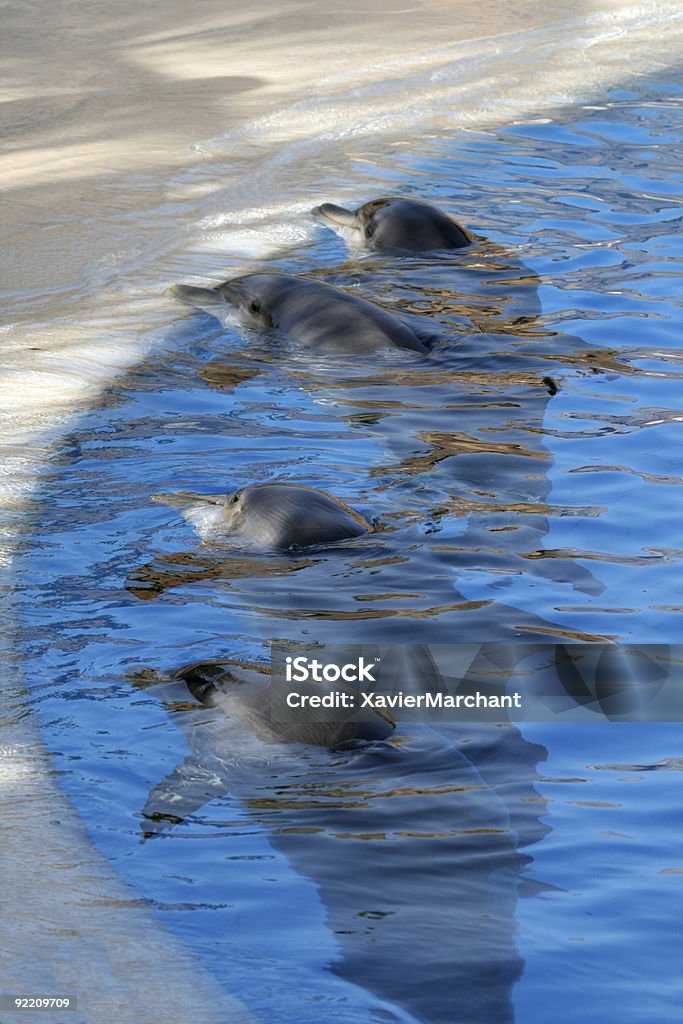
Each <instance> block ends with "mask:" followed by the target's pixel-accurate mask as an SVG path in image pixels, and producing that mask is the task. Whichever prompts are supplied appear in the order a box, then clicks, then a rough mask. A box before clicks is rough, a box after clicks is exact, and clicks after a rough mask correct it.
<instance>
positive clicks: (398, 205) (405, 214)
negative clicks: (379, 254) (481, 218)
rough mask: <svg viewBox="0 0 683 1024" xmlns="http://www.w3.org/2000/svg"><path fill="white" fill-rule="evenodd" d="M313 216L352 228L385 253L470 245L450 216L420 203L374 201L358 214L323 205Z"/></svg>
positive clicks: (469, 238)
mask: <svg viewBox="0 0 683 1024" xmlns="http://www.w3.org/2000/svg"><path fill="white" fill-rule="evenodd" d="M312 213H313V215H314V216H315V217H318V218H319V219H320V220H322V221H324V222H325V223H327V224H333V225H339V226H341V227H345V228H351V229H352V230H353V231H355V232H356V233H357V234H358V235H360V237H361V239H362V241H363V242H364V243H365V244H366V245H367V246H369V247H371V248H373V249H377V250H382V251H385V252H412V253H419V252H431V251H433V250H437V249H462V248H464V247H465V246H467V245H469V244H470V243H471V242H472V241H473V236H472V235H471V234H470V233H469V231H466V230H465V228H463V227H461V225H460V224H458V222H457V221H455V220H454V219H453V218H452V217H451V216H449V214H447V213H444V212H443V211H442V210H439V209H438V208H437V207H436V206H432V205H431V204H430V203H425V202H423V201H422V200H421V199H401V198H399V197H398V196H393V197H390V198H387V199H373V200H372V201H371V202H369V203H365V204H364V205H363V206H359V207H358V209H357V210H346V209H344V207H342V206H335V204H334V203H322V204H321V205H320V206H316V207H315V208H314V209H313V210H312Z"/></svg>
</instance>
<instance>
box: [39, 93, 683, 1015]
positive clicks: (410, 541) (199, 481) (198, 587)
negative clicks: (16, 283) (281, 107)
mask: <svg viewBox="0 0 683 1024" xmlns="http://www.w3.org/2000/svg"><path fill="white" fill-rule="evenodd" d="M682 109H683V92H682V91H681V88H680V87H679V86H678V85H677V84H676V83H675V82H670V83H649V84H648V83H639V86H638V90H637V91H634V92H627V91H622V92H614V93H613V94H611V95H609V96H606V97H605V98H604V101H603V102H600V103H594V104H592V105H590V106H585V107H574V108H569V109H565V110H560V111H558V112H557V113H556V114H555V115H554V116H550V115H549V116H544V117H543V118H539V119H537V120H532V119H530V120H528V121H526V122H524V123H519V124H514V125H510V126H508V127H506V128H504V129H502V130H500V131H486V132H483V131H481V132H479V131H471V130H470V131H466V132H458V133H455V134H453V133H451V134H447V133H444V134H443V135H441V136H432V137H430V138H429V139H426V140H423V141H422V142H421V143H420V144H419V145H418V144H415V140H414V141H413V143H412V144H411V145H408V144H406V145H405V146H404V147H402V148H398V149H396V148H393V149H391V150H389V151H387V152H386V153H384V154H382V155H380V156H379V157H378V156H377V155H376V154H375V155H373V156H372V158H370V157H368V158H366V159H364V160H363V161H360V160H359V161H358V163H357V164H356V165H354V166H353V167H352V169H351V172H350V174H351V177H350V178H349V174H348V173H347V171H346V170H345V171H344V175H343V177H342V175H341V173H340V174H339V176H338V177H335V176H334V175H333V174H331V173H330V172H329V170H328V169H324V170H323V169H321V175H320V181H319V193H318V195H317V196H316V197H312V198H313V199H316V200H322V199H332V200H334V199H336V198H337V197H338V195H339V194H344V195H348V189H349V184H350V183H355V184H356V185H357V199H358V202H359V203H360V202H362V201H364V200H366V199H369V198H372V197H375V196H377V195H380V194H382V193H384V192H385V191H386V190H387V182H389V186H390V189H391V191H392V192H400V193H401V194H404V195H414V196H419V197H422V198H426V199H429V200H430V201H433V202H435V203H437V204H438V205H441V206H443V207H444V208H445V209H448V210H449V211H451V212H452V213H454V214H455V215H456V216H457V217H458V219H459V220H461V221H462V222H464V223H465V224H466V225H467V226H468V227H469V228H470V229H471V230H472V231H473V232H475V233H476V235H477V236H478V239H479V240H478V241H476V242H475V244H474V245H473V246H472V247H471V248H470V249H467V250H464V251H463V252H462V253H459V254H456V255H455V256H452V257H450V258H448V259H444V258H436V257H424V258H404V259H401V260H396V259H393V258H391V259H390V258H388V257H382V256H379V255H373V254H367V253H362V252H358V251H356V250H348V249H347V246H346V242H345V240H344V239H342V238H340V237H337V236H336V235H334V234H332V233H331V232H330V231H328V230H326V229H324V228H323V227H321V228H320V231H319V233H318V234H316V236H315V238H314V240H313V242H312V243H311V244H310V245H307V246H300V247H298V248H293V249H292V250H290V251H288V252H286V253H284V254H282V255H281V256H280V257H279V258H278V259H277V260H275V261H274V262H273V264H271V265H274V266H275V267H277V268H278V269H281V270H285V271H287V272H290V273H310V272H314V273H315V275H316V276H317V277H320V278H321V279H322V280H325V281H328V282H330V283H333V284H337V285H339V286H341V287H345V288H348V289H350V290H353V291H355V292H357V293H358V294H362V295H363V296H365V297H368V298H371V299H374V300H375V301H377V302H379V303H381V304H382V305H384V306H385V307H386V308H389V309H391V310H393V311H395V312H400V313H402V314H406V315H409V316H412V317H416V318H419V323H420V325H421V327H422V329H423V330H425V331H426V332H427V333H429V334H430V336H431V338H432V341H431V351H430V353H429V355H428V356H427V357H413V356H411V355H410V356H406V355H405V354H403V355H402V356H401V358H400V359H398V358H392V357H391V356H390V355H387V354H385V355H382V356H379V357H373V358H370V357H368V359H367V361H362V362H359V361H358V360H356V361H355V362H354V363H352V362H350V361H345V360H344V359H341V358H340V359H339V360H335V361H334V362H333V363H332V362H331V361H330V360H329V359H328V360H322V359H311V358H310V356H309V355H307V354H306V353H305V352H301V351H298V350H297V349H296V347H295V346H292V345H288V344H286V343H284V342H283V341H282V339H274V338H269V337H262V336H257V335H255V334H253V333H250V332H247V334H246V335H245V334H244V333H239V332H238V331H236V330H234V329H232V328H226V327H222V326H220V325H218V324H217V322H216V321H215V320H213V319H212V318H211V317H209V316H207V315H204V314H193V313H192V312H190V311H188V310H186V309H181V308H179V309H178V320H177V323H176V324H175V325H174V327H173V328H172V329H170V330H169V332H168V335H167V338H166V340H165V342H164V344H163V345H160V346H159V347H158V349H157V350H156V351H155V353H154V355H153V356H151V357H150V358H148V359H147V360H145V362H144V363H142V364H141V365H140V366H138V367H136V368H135V370H133V371H132V372H130V373H129V374H128V375H127V376H126V377H125V378H123V379H122V380H121V381H120V382H118V383H117V384H115V385H114V386H112V387H111V388H110V389H109V391H108V392H107V393H106V395H105V396H104V398H103V400H102V402H101V404H100V405H99V407H97V408H94V409H92V410H91V411H89V412H88V413H86V414H84V415H83V416H82V418H81V419H80V421H79V422H78V424H77V426H76V427H75V428H74V430H73V431H72V433H71V435H70V436H69V438H68V439H67V440H66V441H65V443H64V444H63V446H62V448H61V450H60V452H59V455H58V457H57V459H56V460H55V462H54V463H53V465H52V468H51V470H50V471H49V472H48V473H47V475H46V477H45V479H44V481H43V486H42V499H43V507H42V512H41V514H40V516H39V517H38V521H37V522H36V524H35V528H34V531H33V535H32V538H31V542H30V544H29V546H28V550H27V552H26V554H25V558H24V562H23V579H22V585H21V594H20V601H21V606H22V618H23V625H24V641H23V642H24V649H25V654H26V661H27V666H28V672H27V674H28V678H29V681H30V688H31V701H32V703H33V705H34V706H35V707H36V708H37V709H38V711H39V713H40V716H41V721H42V723H43V727H44V732H45V737H46V739H47V742H48V744H49V746H50V748H51V750H52V751H53V752H54V756H55V762H56V765H57V768H58V771H59V773H60V777H61V780H62V784H63V786H64V788H65V789H66V791H67V792H68V794H69V795H70V797H71V799H72V800H73V802H74V804H75V806H76V807H77V808H78V810H79V812H80V814H81V815H82V817H83V819H84V820H85V822H86V823H87V826H88V829H89V830H90V834H91V835H92V837H93V839H94V841H95V842H96V843H97V845H98V846H99V847H100V848H101V849H102V850H103V851H104V852H105V853H106V855H107V856H108V857H109V858H110V860H111V861H112V863H113V864H114V865H115V867H116V868H117V870H118V871H119V872H120V874H121V876H122V877H123V878H124V879H125V881H126V882H127V883H129V884H130V885H131V886H132V887H133V888H134V890H135V891H136V892H137V893H138V894H139V895H140V896H141V897H142V898H144V899H145V900H147V901H148V902H149V903H150V904H151V906H152V907H154V908H155V910H156V912H157V913H158V915H159V918H160V921H162V922H163V924H164V925H165V926H166V927H168V928H171V929H173V930H174V931H175V932H177V933H178V934H179V935H180V936H181V937H182V939H183V940H184V942H185V943H187V945H188V947H189V948H190V949H191V950H193V951H194V952H196V953H197V954H198V955H199V956H200V957H201V959H202V961H203V962H204V963H205V964H206V965H207V966H208V967H209V968H210V970H211V971H213V972H214V973H215V975H216V977H217V978H218V979H220V981H221V982H222V983H223V984H224V985H225V986H226V988H227V989H228V990H230V991H231V992H235V993H237V994H238V995H239V996H240V998H241V999H242V1000H243V1001H244V1002H245V1003H246V1004H247V1005H248V1006H249V1007H250V1008H252V1009H253V1011H254V1012H255V1013H256V1015H257V1017H258V1019H260V1020H262V1021H263V1022H264V1024H276V1022H277V1024H286V1022H291V1024H308V1022H311V1024H312V1022H313V1021H316V1022H319V1021H320V1020H330V1021H351V1020H353V1021H355V1022H358V1021H361V1022H362V1021H368V1022H370V1021H391V1020H404V1021H419V1022H421V1024H453V1022H456V1021H457V1022H462V1024H475V1022H476V1024H494V1022H496V1024H504V1022H507V1021H513V1020H516V1021H518V1022H520V1024H545V1022H546V1021H547V1020H548V1017H549V1015H552V1018H553V1020H554V1021H556V1022H557V1024H573V1022H575V1021H579V1020H581V1021H592V1020H607V1021H617V1020H618V1021H619V1022H620V1024H645V1022H648V1024H649V1022H652V1021H657V1022H658V1024H668V1022H674V1021H678V1020H679V1019H680V1007H681V1005H683V998H682V996H683V993H682V992H681V987H682V983H681V974H680V965H679V959H680V955H679V952H678V942H677V930H678V920H679V915H680V910H681V900H682V889H681V887H682V885H683V856H681V852H680V841H679V837H680V828H681V825H683V815H682V814H681V809H680V795H679V790H680V774H679V772H680V770H681V768H682V767H683V753H682V752H681V729H680V726H679V725H667V724H656V725H655V724H642V725H626V724H615V723H605V722H602V723H598V722H596V723H591V724H586V725H548V724H546V725H540V724H538V725H534V724H526V725H524V726H522V727H521V731H520V729H517V728H514V727H493V726H466V725H462V726H458V725H442V726H439V727H431V726H428V725H418V726H415V725H412V726H410V727H408V726H404V727H401V726H399V730H398V733H397V737H398V739H397V741H396V742H395V743H394V744H383V745H380V748H378V749H368V750H361V751H346V752H339V751H337V752H333V751H328V750H324V749H320V748H313V747H305V746H303V745H298V744H288V745H283V744H272V743H268V742H266V741H264V740H263V739H262V738H259V737H258V736H257V737H254V736H253V735H246V734H245V727H244V725H243V723H240V722H232V721H225V722H221V721H220V719H217V718H216V716H215V715H213V714H212V713H210V712H207V711H205V710H204V709H201V708H200V707H199V706H198V705H195V704H194V702H193V701H192V698H191V696H190V695H189V693H188V691H187V690H186V689H183V687H182V685H181V684H180V683H174V684H170V687H169V686H168V685H166V686H165V688H164V685H165V684H163V680H164V679H167V678H168V676H169V675H170V674H172V673H173V672H174V671H175V670H176V669H177V668H179V667H180V666H182V665H184V664H187V663H189V662H193V661H199V660H203V659H207V658H231V659H236V660H239V659H243V660H249V659H252V660H256V661H259V660H260V661H263V660H265V659H266V658H267V653H268V646H267V645H268V643H269V642H270V641H273V640H287V641H306V642H316V641H337V642H341V641H343V642H346V643H362V642H375V641H383V642H398V643H417V642H419V643H430V642H438V643H463V642H473V641H483V640H497V641H505V642H509V643H515V642H517V641H519V640H520V639H521V640H525V641H529V640H534V639H537V640H553V639H558V640H562V639H569V640H573V641H587V642H592V641H597V640H602V639H604V638H614V639H617V640H623V641H631V642H635V643H657V642H660V643H671V642H677V641H678V623H679V620H680V615H681V612H682V611H683V593H682V588H683V572H682V564H683V563H682V555H683V549H682V548H681V546H680V544H679V534H680V528H679V523H680V506H681V497H680V495H681V493H682V492H681V490H680V488H681V485H682V484H683V476H682V475H681V456H680V451H681V444H680V441H681V421H682V420H683V407H682V406H681V400H680V380H681V377H682V376H683V355H682V354H681V346H680V336H681V326H682V323H683V318H682V317H681V301H680V299H681V257H682V255H683V249H682V244H681V231H680V225H681V219H682V217H683V213H682V207H681V198H682V196H683V173H682V171H681V168H682V167H683V122H682V120H681V111H682ZM254 265H256V263H254ZM195 272H196V268H194V267H192V266H188V267H187V274H188V276H189V275H191V274H192V273H195ZM169 302H171V299H169ZM416 322H417V321H416ZM548 376H550V377H552V378H553V380H555V381H556V383H557V385H558V388H559V390H558V393H557V394H556V395H554V396H550V395H549V393H548V388H547V386H546V385H545V384H544V383H543V378H544V377H548ZM272 479H280V480H282V479H285V480H288V481H291V482H298V483H304V484H307V485H311V486H315V487H320V488H323V489H324V490H327V491H330V492H332V493H334V494H335V495H337V496H338V497H339V498H341V499H343V500H344V501H346V502H348V503H349V504H350V505H352V506H353V507H355V508H358V509H360V510H361V511H363V512H364V514H366V515H368V516H371V517H376V519H377V520H378V521H380V522H381V523H382V524H383V528H382V529H381V530H379V531H378V532H375V533H372V534H370V535H368V536H365V537H361V538H358V539H357V540H355V541H352V542H348V543H346V544H344V545H340V546H338V547H337V548H336V549H334V550H329V551H315V552H309V553H302V552H299V553H294V554H292V553H287V554H279V555H273V554H272V553H271V554H269V553H265V552H262V551H261V552H259V551H250V550H245V549H242V548H241V547H233V548H227V549H225V550H224V551H222V552H220V553H216V552H215V551H212V550H211V549H210V548H207V547H206V546H204V547H202V545H200V544H199V542H198V539H197V537H196V535H195V534H194V532H193V530H192V529H191V527H190V526H189V525H188V524H187V523H185V522H184V521H183V520H182V518H181V517H180V516H179V515H178V514H177V512H176V511H174V510H173V509H171V508H168V507H166V506H162V505H158V504H153V503H152V502H151V501H150V496H151V495H153V494H155V493H158V492H161V491H165V492H167V491H170V490H191V491H198V492H201V493H215V492H225V491H229V490H233V489H234V488H236V487H239V486H243V485H245V484H247V483H250V482H254V481H267V480H272ZM150 683H151V684H152V685H147V684H150ZM183 765H184V767H182V766H183ZM179 766H180V769H179ZM212 772H213V775H212ZM183 773H184V774H183ZM164 779H166V780H167V781H168V780H170V781H168V785H167V790H168V787H170V789H171V790H172V789H173V787H174V786H176V787H179V786H181V783H182V780H183V779H184V783H182V784H185V783H186V784H187V787H188V788H189V790H190V791H191V792H192V793H193V794H198V795H197V799H196V800H195V805H196V806H194V809H193V810H192V812H191V813H188V814H187V815H181V816H180V817H181V818H182V820H179V821H178V822H176V823H175V824H174V823H168V827H164V828H160V829H158V830H157V832H156V834H154V835H145V832H146V825H145V820H144V818H143V817H142V810H143V807H145V806H146V805H148V801H150V800H151V799H154V798H155V794H156V796H157V797H158V795H159V793H160V792H161V790H160V788H159V787H160V786H161V787H162V788H163V780H164ZM212 780H213V781H212ZM216 780H217V781H216ZM202 786H203V787H204V789H203V790H202ZM193 787H194V788H193ZM212 787H213V788H212ZM202 793H204V796H205V799H202V798H201V794H202Z"/></svg>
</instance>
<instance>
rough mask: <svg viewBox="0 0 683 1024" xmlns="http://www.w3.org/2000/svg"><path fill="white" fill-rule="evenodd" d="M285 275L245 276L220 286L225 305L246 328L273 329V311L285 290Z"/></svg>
mask: <svg viewBox="0 0 683 1024" xmlns="http://www.w3.org/2000/svg"><path fill="white" fill-rule="evenodd" d="M288 281H289V278H287V277H286V276H285V275H284V274H246V275H245V276H244V277H235V278H233V279H232V280H231V281H226V282H225V284H222V285H221V286H220V291H221V293H222V295H223V298H224V300H225V302H227V304H228V305H229V306H231V307H232V308H233V309H234V310H235V311H236V312H237V315H238V317H239V319H240V320H241V322H242V323H243V324H244V325H245V326H247V327H260V328H263V327H274V326H275V324H274V321H273V308H274V306H275V303H276V302H277V300H278V299H279V298H280V296H281V295H282V293H283V289H286V288H287V283H288Z"/></svg>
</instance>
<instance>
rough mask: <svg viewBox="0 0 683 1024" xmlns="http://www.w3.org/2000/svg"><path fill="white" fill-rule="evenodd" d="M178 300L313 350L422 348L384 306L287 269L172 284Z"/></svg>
mask: <svg viewBox="0 0 683 1024" xmlns="http://www.w3.org/2000/svg"><path fill="white" fill-rule="evenodd" d="M173 292H174V294H175V296H176V297H177V298H179V299H180V300H181V301H182V302H186V303H188V304H189V305H191V306H195V307H198V308H199V309H203V310H206V311H207V312H209V313H212V314H213V315H214V316H216V317H218V319H221V318H222V317H225V316H226V315H228V314H230V313H237V315H238V318H239V320H240V322H241V323H242V324H243V325H244V326H245V327H253V328H260V329H263V328H275V329H277V330H279V331H282V333H283V334H286V335H287V336H288V337H290V338H291V339H292V340H293V341H295V342H296V343H298V344H299V345H302V346H304V347H305V348H306V349H310V350H312V351H314V352H316V353H325V352H348V353H362V352H377V351H381V350H383V349H387V348H394V349H408V350H410V351H412V352H422V353H424V352H426V350H427V349H426V346H425V344H424V342H423V341H422V340H421V339H420V338H419V337H418V335H417V334H416V333H415V331H414V330H412V328H411V327H409V326H408V325H407V324H405V323H403V322H402V321H401V320H399V319H398V318H397V317H395V316H393V315H392V314H391V313H388V312H387V311H386V310H385V309H382V308H381V307H380V306H377V305H375V304H374V303H373V302H368V301H367V300H366V299H362V298H360V297H358V296H356V295H349V294H348V293H347V292H344V291H342V290H341V289H340V288H335V287H333V286H332V285H329V284H323V283H322V282H321V281H311V280H307V279H306V278H303V277H291V276H290V275H288V274H247V275H246V276H245V277H237V278H234V279H233V280H231V281H226V282H224V283H223V284H220V285H218V286H217V287H215V288H198V287H195V286H194V285H186V284H180V285H176V286H175V287H174V289H173Z"/></svg>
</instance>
